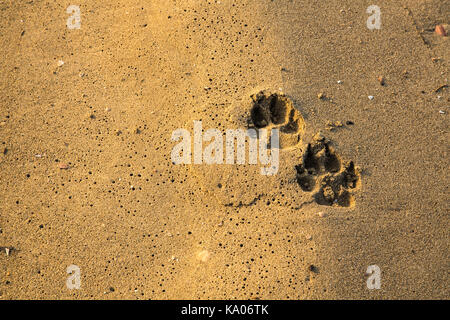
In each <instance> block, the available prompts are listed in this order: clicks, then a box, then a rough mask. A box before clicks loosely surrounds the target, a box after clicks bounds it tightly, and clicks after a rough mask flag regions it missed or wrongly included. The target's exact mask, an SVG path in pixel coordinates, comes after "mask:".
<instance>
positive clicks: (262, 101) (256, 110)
mask: <svg viewBox="0 0 450 320" xmlns="http://www.w3.org/2000/svg"><path fill="white" fill-rule="evenodd" d="M251 98H252V107H251V111H250V120H251V123H252V124H253V126H254V127H255V128H256V129H262V128H264V129H268V130H270V129H279V130H280V137H279V138H280V139H279V141H280V148H281V149H286V148H292V147H295V146H296V145H298V144H299V143H300V141H301V136H302V134H303V132H304V130H305V120H304V119H303V117H302V115H301V114H300V113H299V112H298V111H297V110H296V109H295V108H294V104H293V103H292V101H291V100H290V99H289V98H288V97H286V96H285V95H284V94H278V93H272V94H271V93H268V92H265V91H261V92H259V93H257V94H254V95H252V96H251Z"/></svg>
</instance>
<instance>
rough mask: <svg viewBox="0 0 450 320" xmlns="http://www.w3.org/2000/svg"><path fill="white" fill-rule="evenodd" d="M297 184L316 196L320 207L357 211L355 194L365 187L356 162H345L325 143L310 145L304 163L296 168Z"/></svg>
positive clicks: (322, 141) (324, 141)
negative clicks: (360, 187)
mask: <svg viewBox="0 0 450 320" xmlns="http://www.w3.org/2000/svg"><path fill="white" fill-rule="evenodd" d="M295 169H296V171H297V182H298V184H299V186H300V188H302V190H303V191H306V192H314V199H315V201H316V202H317V203H318V204H320V205H326V206H339V207H353V206H354V204H355V198H354V196H353V192H354V191H355V190H357V189H358V188H359V186H360V183H361V175H360V173H359V169H358V168H356V167H355V164H354V162H353V161H349V162H343V161H342V160H341V158H340V157H339V156H338V155H337V154H336V153H335V151H334V150H333V148H332V147H331V146H330V142H329V141H326V140H325V139H323V140H321V141H317V142H316V143H315V144H314V145H312V144H308V146H307V148H306V152H305V154H304V156H303V162H302V163H301V164H299V165H297V166H296V167H295Z"/></svg>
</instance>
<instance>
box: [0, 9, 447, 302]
mask: <svg viewBox="0 0 450 320" xmlns="http://www.w3.org/2000/svg"><path fill="white" fill-rule="evenodd" d="M72 4H73V3H71V2H68V1H61V2H58V3H54V2H46V1H0V43H1V46H0V56H1V57H2V59H0V72H1V76H0V92H1V95H0V97H1V98H0V99H1V102H0V122H1V126H0V143H1V144H0V147H1V150H0V247H2V250H0V296H1V298H2V299H294V300H299V299H301V300H303V299H448V298H449V290H448V288H449V287H450V286H449V274H448V270H449V261H450V260H449V216H448V213H449V205H448V203H449V196H448V195H449V193H448V167H449V161H448V158H449V156H448V141H449V131H448V128H449V126H448V123H449V122H448V114H449V112H450V110H449V109H448V106H449V99H450V96H449V91H448V71H449V66H448V63H449V53H450V51H449V42H448V36H447V37H445V36H441V35H438V34H437V33H436V32H435V26H436V25H438V24H443V25H445V26H444V27H445V28H446V30H447V32H448V31H449V29H448V26H447V25H446V24H448V23H449V21H450V13H449V8H450V1H446V0H443V1H437V0H426V1H418V0H404V1H386V0H380V1H378V2H377V3H372V1H370V2H369V1H353V0H352V1H350V0H342V1H338V0H329V1H314V2H313V3H312V2H311V1H295V0H291V1H288V0H283V1H281V0H276V1H274V0H272V1H269V0H264V1H263V0H245V1H244V0H243V1H228V0H221V1H214V0H209V1H194V0H183V1H181V0H171V1H169V0H167V1H156V2H155V1H143V0H141V1H139V0H116V1H110V0H106V1H92V0H81V1H79V2H78V3H77V4H76V5H78V6H79V8H80V12H81V21H80V28H79V29H69V28H68V26H67V25H66V23H67V19H68V18H69V17H70V16H71V14H68V13H67V12H66V9H67V7H68V6H69V5H72ZM372 4H376V5H378V6H379V7H380V8H381V27H380V29H374V30H371V29H369V28H368V27H367V24H366V21H367V19H368V18H369V16H370V15H371V14H370V13H367V12H366V9H367V7H369V6H370V5H372ZM380 77H382V79H383V85H382V84H381V83H380V79H381V78H380ZM260 92H263V93H262V94H260V95H259V97H260V98H261V97H262V96H263V94H265V97H263V98H261V99H263V100H261V101H262V102H261V101H260V102H261V103H270V101H269V102H267V99H269V100H270V99H278V100H277V101H284V102H283V106H288V107H289V106H292V107H293V109H292V112H293V115H294V116H295V117H296V118H295V119H296V120H298V122H295V124H300V125H298V126H296V127H295V126H294V127H295V128H294V129H293V130H291V131H289V132H288V133H282V135H283V136H282V139H285V140H282V141H285V143H284V144H283V145H282V148H281V149H280V153H279V168H278V172H277V173H276V174H275V175H272V176H266V175H262V174H261V173H260V169H261V165H253V164H249V163H247V162H246V164H239V165H238V164H236V165H230V164H211V165H210V164H205V163H204V164H193V163H192V164H178V165H177V164H173V162H172V160H171V152H172V149H173V148H174V146H175V145H176V142H175V141H172V139H171V136H172V133H173V132H174V131H175V130H177V129H180V128H181V129H186V130H188V131H189V132H192V133H193V126H194V121H202V126H203V129H204V130H206V129H210V128H211V129H218V130H220V131H221V132H225V131H226V130H229V129H247V128H248V127H249V126H250V127H251V126H252V125H254V123H252V121H253V120H254V119H253V118H252V108H253V107H254V105H255V102H254V100H255V99H257V98H255V97H257V96H258V94H259V93H260ZM252 96H253V99H252ZM271 97H272V98H271ZM274 97H275V98H274ZM369 97H370V98H369ZM264 99H266V100H264ZM252 119H253V120H252ZM285 120H286V121H285V122H283V121H280V123H278V124H275V126H274V127H276V128H282V127H283V125H285V124H286V122H287V121H289V119H287V118H286V119H285ZM291 120H292V119H291ZM293 121H294V120H293ZM281 122H283V123H281ZM282 130H283V129H282ZM286 141H287V142H286ZM205 145H206V143H205ZM308 145H310V147H309V148H308ZM71 265H75V266H77V267H78V268H79V271H80V277H81V278H80V280H81V287H80V288H79V289H73V288H72V289H70V288H68V287H67V279H68V278H69V277H70V275H69V274H68V273H67V268H68V267H69V266H71ZM373 265H376V266H378V267H379V270H380V271H381V275H380V280H381V287H380V289H369V288H368V285H367V280H368V278H369V277H370V276H369V275H368V274H366V271H367V269H368V267H369V266H373Z"/></svg>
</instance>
